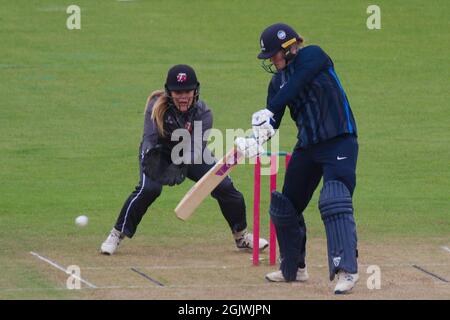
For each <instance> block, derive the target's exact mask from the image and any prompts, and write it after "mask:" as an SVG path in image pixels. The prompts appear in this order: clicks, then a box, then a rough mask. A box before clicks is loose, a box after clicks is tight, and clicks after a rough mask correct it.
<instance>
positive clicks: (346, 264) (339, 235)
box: [319, 180, 357, 280]
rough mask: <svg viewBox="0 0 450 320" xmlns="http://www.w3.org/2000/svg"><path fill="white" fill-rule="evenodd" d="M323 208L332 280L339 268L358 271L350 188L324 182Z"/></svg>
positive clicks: (340, 183)
mask: <svg viewBox="0 0 450 320" xmlns="http://www.w3.org/2000/svg"><path fill="white" fill-rule="evenodd" d="M319 209H320V213H321V216H322V220H323V223H324V225H325V231H326V235H327V246H328V264H329V270H330V280H333V279H334V276H335V274H336V272H337V271H338V270H345V271H347V272H349V273H356V272H357V263H356V255H357V254H356V242H357V239H356V225H355V220H354V218H353V203H352V197H351V194H350V191H349V190H348V188H347V187H346V186H345V184H344V183H342V182H340V181H336V180H332V181H328V182H327V183H325V184H324V186H323V188H322V191H321V192H320V198H319Z"/></svg>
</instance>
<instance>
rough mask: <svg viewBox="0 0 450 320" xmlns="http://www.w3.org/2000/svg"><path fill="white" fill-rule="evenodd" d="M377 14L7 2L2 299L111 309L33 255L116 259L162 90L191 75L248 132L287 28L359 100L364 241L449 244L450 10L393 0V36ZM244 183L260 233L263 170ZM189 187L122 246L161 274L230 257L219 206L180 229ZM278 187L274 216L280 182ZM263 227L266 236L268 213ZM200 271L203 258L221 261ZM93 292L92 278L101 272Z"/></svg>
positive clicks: (293, 5) (0, 167) (1, 27)
mask: <svg viewBox="0 0 450 320" xmlns="http://www.w3.org/2000/svg"><path fill="white" fill-rule="evenodd" d="M74 3H75V4H77V5H79V6H80V8H81V30H71V31H69V30H67V28H66V19H67V17H68V14H67V13H66V8H67V6H68V5H70V4H74ZM370 4H373V3H371V2H367V1H345V2H340V3H339V4H336V3H335V2H334V1H309V0H308V1H301V2H299V1H284V0H283V1H273V2H271V3H269V2H267V3H266V2H264V1H257V0H251V1H237V0H232V1H206V0H205V1H181V0H167V1H144V0H139V1H138V0H136V1H113V0H109V1H106V0H99V1H87V0H77V1H56V0H39V1H27V0H17V1H11V0H10V1H7V0H0V7H1V8H2V13H1V14H0V43H1V50H0V74H1V77H0V96H1V99H0V150H1V151H0V181H1V184H0V226H1V228H2V231H1V233H0V243H1V248H0V270H1V271H2V272H1V275H0V299H20V298H26V299H33V298H50V299H59V298H104V297H105V296H104V295H102V294H101V293H95V290H94V293H92V291H88V293H86V291H83V290H81V291H67V290H63V289H61V290H55V289H54V288H55V287H57V288H64V285H65V278H64V276H62V277H60V276H59V275H56V274H57V273H58V271H56V270H55V269H51V267H49V266H46V265H45V264H44V263H42V262H41V261H39V260H37V259H35V258H34V257H32V256H31V255H30V254H29V252H30V251H35V252H38V253H42V255H44V256H49V257H52V258H54V259H56V260H58V258H59V261H60V263H61V264H64V265H65V266H67V265H69V264H72V263H74V264H76V263H78V264H81V265H83V263H84V264H85V265H89V266H93V265H95V263H94V262H98V263H102V264H103V265H108V264H111V265H114V258H115V257H110V258H109V260H106V261H105V260H104V259H103V258H104V257H99V255H98V249H99V246H100V244H101V242H102V241H103V240H104V238H105V237H106V235H107V234H108V232H109V230H110V229H111V227H112V225H113V223H114V221H115V219H116V216H117V214H118V212H119V210H120V208H121V206H122V204H123V201H124V200H125V198H126V197H127V196H128V194H129V193H130V192H131V191H132V190H133V188H134V186H135V185H136V183H137V182H138V163H137V151H138V146H139V142H140V139H141V135H142V128H143V109H144V104H145V101H146V99H147V96H148V94H149V93H150V92H151V91H153V90H155V89H159V88H162V85H163V83H164V81H165V75H166V72H167V70H168V68H169V67H171V66H172V65H174V64H178V63H186V64H190V65H192V66H193V67H194V68H195V69H196V71H197V75H198V77H199V80H200V82H201V84H202V87H201V96H202V99H204V100H205V101H206V102H207V103H208V104H209V106H210V107H211V109H212V110H213V112H214V127H215V128H218V129H221V130H225V129H226V128H243V129H247V128H249V126H250V118H251V114H252V113H253V112H255V111H256V110H259V109H261V108H262V107H263V106H264V104H265V98H266V87H267V83H268V81H269V78H270V76H269V75H268V74H267V73H265V72H264V71H263V70H262V69H261V68H260V66H259V61H258V60H257V59H256V54H257V53H258V51H259V43H258V40H259V34H260V32H261V31H262V30H263V29H264V28H265V27H266V26H267V25H269V24H272V23H274V22H279V21H283V22H286V23H288V24H291V25H292V26H293V27H295V28H296V29H297V30H298V31H299V32H300V33H301V34H302V35H303V36H304V37H305V39H306V44H318V45H320V46H321V47H322V48H323V49H324V50H325V51H326V52H327V53H328V54H329V55H330V56H331V57H332V58H333V60H334V63H335V66H336V71H337V73H338V75H339V76H340V78H341V81H342V83H343V86H344V87H345V89H346V91H347V95H348V97H349V100H350V104H351V106H352V109H353V112H354V115H355V117H356V121H357V124H358V130H359V143H360V154H359V159H358V182H357V188H356V191H355V196H354V204H355V215H356V221H357V225H358V237H359V240H360V241H361V243H362V244H363V245H364V243H367V244H378V243H379V244H382V243H398V244H399V245H400V244H401V243H415V244H428V243H430V244H432V245H433V246H434V247H437V248H438V247H439V246H441V245H442V246H449V245H450V201H449V190H450V188H449V187H450V183H449V181H450V170H449V164H450V148H449V144H450V134H449V133H450V132H449V128H450V111H449V100H450V94H449V85H450V81H449V74H450V58H449V51H450V50H449V49H450V44H449V41H448V40H449V39H450V21H449V19H448V11H449V10H450V4H449V2H448V1H443V0H442V1H432V2H430V1H408V2H405V1H381V0H380V1H377V3H376V4H377V5H379V6H380V8H381V17H382V18H381V23H382V29H381V30H368V29H367V27H366V19H367V17H368V14H367V13H366V8H367V6H368V5H370ZM295 136H296V129H295V126H294V124H293V122H292V121H291V120H290V118H289V117H288V115H286V116H285V119H284V121H283V126H282V130H281V146H282V149H283V150H287V151H289V150H290V149H291V148H292V147H293V145H294V144H295V141H296V140H295ZM232 177H233V179H234V181H235V184H236V186H237V187H238V188H239V190H240V191H241V192H243V194H244V195H245V198H246V201H247V207H248V222H249V224H250V226H251V224H252V219H251V213H252V211H251V208H252V200H253V193H252V192H253V191H252V190H253V170H252V167H251V166H240V167H238V168H237V169H236V170H235V171H233V174H232ZM266 180H268V179H266ZM281 183H282V175H281V176H280V178H279V184H281ZM191 185H192V183H191V182H186V183H184V184H183V185H181V186H177V187H175V188H173V189H170V192H168V191H169V190H167V189H166V190H165V191H166V192H164V191H163V194H162V196H161V198H160V199H158V201H157V202H156V203H155V204H154V206H152V207H151V209H150V210H149V212H148V214H147V215H146V216H145V218H144V220H143V222H142V223H141V225H140V227H139V230H138V234H137V236H136V238H135V239H133V240H131V241H129V242H128V243H127V245H126V247H125V246H124V247H123V248H122V249H123V250H124V251H125V252H127V250H130V251H133V250H136V251H135V253H136V258H137V257H138V256H140V259H142V260H143V261H145V263H146V264H152V261H154V260H155V259H157V256H155V255H156V252H158V253H159V254H168V255H170V253H169V252H170V250H173V252H178V251H179V250H182V249H183V248H184V247H187V248H195V247H196V246H200V245H203V244H204V243H207V244H211V246H212V249H211V250H215V249H213V248H214V246H216V247H220V248H223V247H226V246H229V247H230V251H231V250H232V249H233V243H232V238H231V235H230V234H229V231H228V227H227V226H226V223H225V220H224V219H223V218H222V216H221V214H220V212H219V210H218V206H217V204H216V203H215V202H214V201H213V200H212V199H208V200H207V201H205V203H203V204H202V206H201V207H200V209H199V210H198V211H197V212H196V214H195V216H193V218H192V219H190V220H189V221H187V222H182V221H180V220H178V219H176V218H175V215H174V213H173V208H174V207H175V205H176V203H177V202H178V201H179V199H180V198H181V197H182V196H183V195H184V193H185V192H186V191H187V190H188V189H189V188H190V187H191ZM263 190H264V191H266V193H263V199H264V201H263V206H262V208H263V212H267V208H268V195H269V192H268V181H266V182H265V183H264V185H263ZM318 191H319V190H317V192H316V195H315V197H314V198H313V200H312V201H311V204H310V206H309V207H308V209H307V210H306V212H305V217H306V221H307V224H308V226H309V231H308V232H309V238H310V239H312V240H313V241H314V239H316V240H317V241H322V239H323V238H324V229H323V226H322V221H321V219H320V214H319V212H318V209H317V194H318ZM81 214H85V215H87V216H89V218H90V221H89V225H88V226H87V227H85V228H82V229H81V228H78V227H76V226H75V224H74V219H75V217H77V216H78V215H81ZM262 223H263V226H264V227H266V226H267V215H266V214H265V215H264V219H263V221H262ZM266 230H267V229H264V231H263V235H265V236H268V232H266ZM419 247H420V245H419ZM438 254H440V255H443V256H444V257H443V258H442V259H447V260H446V265H444V266H443V268H444V269H445V270H443V271H442V272H444V274H445V273H446V274H448V275H449V276H450V260H448V258H450V257H448V258H447V256H445V255H446V254H447V255H448V253H446V252H444V251H443V250H441V251H438ZM311 255H314V253H313V252H311ZM385 256H387V257H389V256H390V254H389V252H386V253H385ZM448 256H450V255H448ZM240 257H241V258H242V256H240ZM173 258H174V259H175V260H176V257H173ZM102 259H103V260H102ZM118 259H119V258H118ZM201 259H202V256H200V257H198V259H197V261H196V262H197V263H198V264H202V263H207V258H206V257H204V256H203V259H205V260H204V261H202V260H201ZM321 259H322V260H321V262H324V261H325V260H324V259H325V257H324V256H323V254H322V256H321ZM430 259H431V258H430ZM243 261H245V262H244V263H245V264H248V265H250V260H248V259H247V258H246V259H245V260H243ZM182 263H183V261H178V264H182ZM325 271H326V270H325V269H323V270H322V273H323V274H321V275H320V276H321V277H322V278H326V276H324V275H325V274H326V272H325ZM263 274H264V273H261V282H262V281H263V280H262V275H263ZM58 277H59V278H58ZM89 280H91V281H92V282H94V283H95V280H96V276H93V278H92V279H89ZM107 280H108V279H106V280H105V283H108V281H107ZM232 280H233V281H235V282H239V279H232ZM179 281H180V282H181V283H182V280H179ZM180 282H178V283H180ZM232 283H233V282H232ZM444 289H445V290H449V287H448V286H447V287H445V288H444ZM311 290H314V288H312V289H311ZM405 290H406V289H405ZM174 291H175V290H174ZM147 293H148V292H146V291H145V290H144V291H143V292H142V293H141V294H139V295H134V296H133V295H131V296H130V295H128V293H127V292H125V293H120V294H118V295H117V296H108V295H106V297H109V298H122V297H125V298H126V297H131V298H146V297H148V296H146V294H147ZM224 296H225V297H226V295H225V294H222V295H220V294H219V295H217V296H210V298H215V297H219V298H220V297H224ZM153 297H154V298H155V297H156V298H158V297H159V296H157V295H156V296H153ZM160 297H166V296H163V295H162V296H160ZM167 297H169V298H174V297H175V298H177V296H176V295H174V296H167ZM196 297H197V296H195V294H193V298H196ZM178 298H179V297H178ZM322 298H327V296H326V295H323V296H322ZM368 298H370V296H369V297H368ZM447 298H448V296H447Z"/></svg>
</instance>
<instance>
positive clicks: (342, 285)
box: [334, 270, 359, 294]
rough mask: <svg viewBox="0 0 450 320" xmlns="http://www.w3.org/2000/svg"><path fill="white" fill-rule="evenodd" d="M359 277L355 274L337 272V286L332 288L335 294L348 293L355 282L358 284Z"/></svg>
mask: <svg viewBox="0 0 450 320" xmlns="http://www.w3.org/2000/svg"><path fill="white" fill-rule="evenodd" d="M358 279H359V275H358V274H357V273H348V272H345V271H343V270H340V271H338V274H337V284H336V287H335V288H334V293H335V294H346V293H349V292H350V291H351V290H352V289H353V287H354V286H355V284H356V282H358Z"/></svg>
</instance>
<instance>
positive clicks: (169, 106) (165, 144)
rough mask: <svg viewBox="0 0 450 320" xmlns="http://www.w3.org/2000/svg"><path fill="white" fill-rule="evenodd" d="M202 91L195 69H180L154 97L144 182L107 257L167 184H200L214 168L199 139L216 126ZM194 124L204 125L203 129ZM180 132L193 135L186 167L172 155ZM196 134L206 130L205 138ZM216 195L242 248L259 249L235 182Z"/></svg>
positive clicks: (148, 113) (106, 245)
mask: <svg viewBox="0 0 450 320" xmlns="http://www.w3.org/2000/svg"><path fill="white" fill-rule="evenodd" d="M199 92H200V83H199V82H198V81H197V76H196V74H195V71H194V69H192V68H191V67H190V66H188V65H176V66H174V67H172V68H171V69H170V70H169V72H168V74H167V80H166V84H165V90H158V91H155V92H153V93H152V94H151V95H150V97H149V98H148V101H147V105H146V109H145V119H144V134H143V138H142V142H141V145H140V148H139V168H140V172H139V184H138V185H137V186H136V189H135V191H133V192H132V193H131V194H130V196H129V197H128V198H127V200H126V201H125V203H124V205H123V207H122V210H121V211H120V213H119V217H118V218H117V221H116V224H115V226H114V228H113V229H112V230H111V233H110V234H109V236H108V238H107V239H106V240H105V242H103V244H102V245H101V249H100V251H101V253H103V254H109V255H111V254H113V253H114V252H115V251H116V250H117V247H118V245H119V243H120V242H121V240H122V239H123V238H124V237H125V236H126V237H128V238H132V237H133V235H134V234H135V232H136V228H137V226H138V224H139V222H140V221H141V219H142V217H143V216H144V214H145V213H146V211H147V209H148V208H149V206H150V205H151V204H152V203H153V202H154V201H155V200H156V198H158V197H159V196H160V194H161V192H162V190H163V186H173V185H175V184H180V183H182V182H183V181H184V179H185V177H187V178H189V179H190V180H193V181H198V180H199V179H200V178H201V177H202V176H203V175H204V174H205V173H207V172H208V171H209V169H211V168H212V167H213V166H214V164H215V159H214V157H213V155H212V154H211V152H210V151H209V149H208V148H207V147H206V141H205V140H204V139H201V141H195V139H194V137H202V138H203V136H204V135H203V133H204V132H206V131H207V130H208V129H210V128H211V127H212V113H211V110H210V109H209V108H208V106H207V105H206V103H205V102H203V101H202V100H199ZM194 122H196V124H197V123H200V126H196V125H195V124H194ZM177 129H185V130H186V131H187V132H188V135H190V137H191V139H190V142H189V143H190V144H191V147H190V148H189V149H190V151H191V153H190V154H187V155H186V154H184V155H181V157H182V159H183V160H184V161H183V162H181V163H179V162H180V161H179V160H180V157H179V158H178V159H174V158H173V157H174V155H172V149H173V148H174V147H175V146H176V145H177V144H178V143H182V141H181V142H180V141H172V139H171V137H172V133H173V132H174V131H175V130H177ZM196 130H201V132H200V134H199V132H196ZM186 159H187V161H186ZM173 160H176V161H173ZM205 160H206V161H205ZM186 162H187V163H186ZM211 195H212V197H213V198H215V199H216V200H217V202H218V203H219V206H220V209H221V211H222V214H223V216H224V217H225V219H226V221H227V222H228V225H229V226H230V228H231V231H232V233H233V236H234V239H235V242H236V246H237V247H238V248H240V249H247V248H249V249H251V248H253V236H252V234H251V233H249V232H247V221H246V212H245V202H244V197H243V196H242V194H241V193H240V192H239V191H238V190H236V188H235V187H234V185H233V182H232V181H231V179H230V178H229V177H226V178H225V179H224V180H223V181H222V182H221V183H220V184H219V185H218V186H217V187H216V188H215V189H214V190H213V191H212V193H211ZM267 246H268V243H267V241H266V240H265V239H260V241H259V249H261V250H262V249H264V248H266V247H267Z"/></svg>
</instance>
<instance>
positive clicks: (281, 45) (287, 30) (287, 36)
mask: <svg viewBox="0 0 450 320" xmlns="http://www.w3.org/2000/svg"><path fill="white" fill-rule="evenodd" d="M297 41H300V42H303V38H302V37H301V36H300V35H299V34H298V33H297V32H295V30H294V29H292V28H291V27H290V26H288V25H287V24H285V23H275V24H273V25H271V26H268V27H267V28H266V29H265V30H264V31H263V32H262V34H261V37H260V39H259V43H260V45H261V52H260V53H259V54H258V59H269V58H270V57H272V56H274V55H275V54H276V53H277V52H278V51H280V50H287V49H288V48H289V46H291V45H292V44H294V43H296V42H297Z"/></svg>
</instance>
